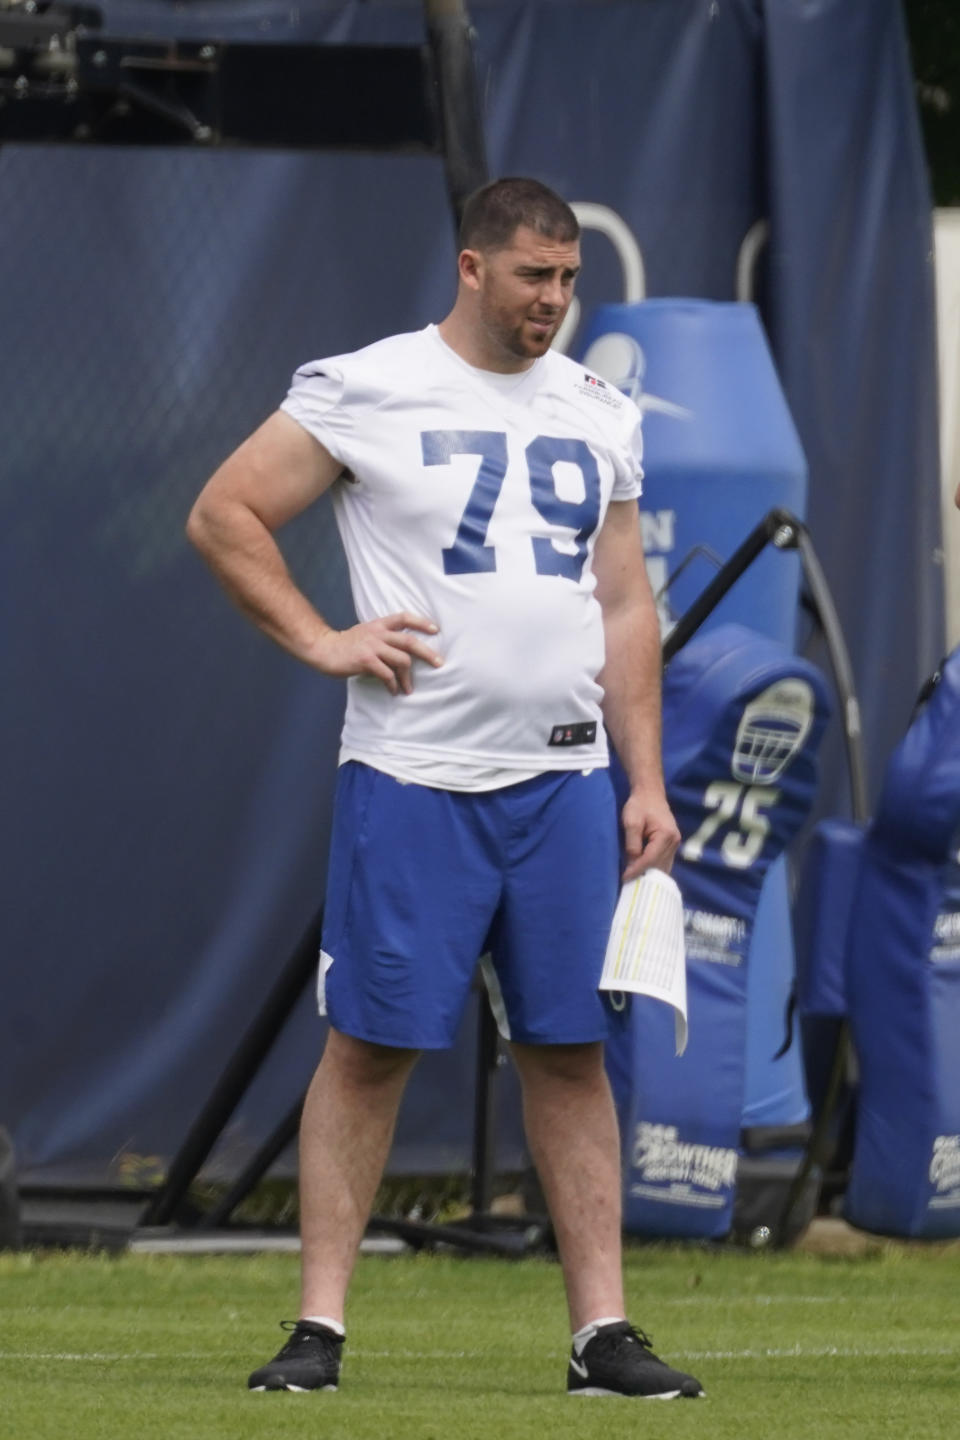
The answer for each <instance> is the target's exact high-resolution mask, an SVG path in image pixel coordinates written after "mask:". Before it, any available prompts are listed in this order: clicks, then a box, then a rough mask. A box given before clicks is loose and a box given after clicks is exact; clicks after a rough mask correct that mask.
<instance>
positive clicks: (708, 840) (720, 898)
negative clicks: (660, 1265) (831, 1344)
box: [608, 625, 829, 1237]
mask: <svg viewBox="0 0 960 1440" xmlns="http://www.w3.org/2000/svg"><path fill="white" fill-rule="evenodd" d="M828 713H829V703H828V699H827V691H826V685H825V682H824V680H823V677H822V676H821V675H820V673H819V671H817V670H816V669H815V667H814V666H812V665H810V664H809V663H808V662H807V661H805V660H802V659H799V658H798V657H797V656H795V655H792V654H790V652H789V651H788V650H787V649H786V647H785V646H783V645H781V644H779V643H778V642H777V641H774V640H770V639H768V638H766V637H764V636H761V635H758V634H757V633H756V632H754V631H751V630H748V629H746V627H744V626H741V625H725V626H722V627H720V628H719V629H717V630H714V631H712V632H710V633H707V634H700V635H698V636H696V637H695V638H694V639H693V640H691V641H690V643H689V644H688V645H687V646H686V647H685V649H684V650H682V651H681V652H680V654H679V655H678V656H677V657H676V658H675V659H674V660H673V661H672V662H671V664H670V666H669V668H668V670H667V674H666V678H665V683H664V767H665V772H666V779H667V789H668V794H669V798H670V803H671V805H672V807H673V811H674V814H675V815H676V817H677V821H678V823H679V825H680V829H681V833H682V835H683V837H684V838H683V845H682V847H681V852H680V854H679V855H678V858H677V861H676V863H675V866H674V875H675V877H676V879H677V881H678V883H679V885H680V889H681V892H682V894H683V899H684V912H685V927H686V943H687V990H688V1014H689V1025H690V1038H689V1043H688V1047H687V1051H686V1053H685V1054H684V1055H683V1056H682V1057H680V1058H677V1057H676V1056H675V1055H674V1034H673V1021H672V1018H671V1016H670V1014H669V1013H668V1011H667V1010H666V1007H664V1006H662V1005H660V1004H658V1003H657V1002H655V1001H650V1000H646V999H640V1000H635V1001H634V1003H633V1004H632V1006H631V1011H630V1015H629V1017H628V1024H627V1025H626V1026H625V1027H624V1028H623V1030H622V1031H621V1032H620V1034H619V1036H618V1037H617V1038H615V1039H614V1040H613V1041H612V1042H611V1043H610V1044H609V1046H608V1050H609V1052H610V1059H609V1069H610V1075H611V1083H612V1084H613V1086H614V1090H615V1093H616V1094H617V1098H618V1102H619V1108H620V1113H621V1117H622V1123H623V1133H624V1162H625V1175H624V1224H625V1228H626V1229H627V1230H628V1231H630V1232H632V1233H634V1234H647V1235H664V1236H672V1235H676V1236H688V1237H696V1236H705V1237H713V1236H721V1235H724V1234H726V1233H727V1232H728V1230H729V1229H730V1223H731V1217H732V1211H733V1199H734V1192H735V1188H736V1175H737V1162H738V1155H739V1144H740V1132H741V1128H742V1124H743V1115H744V1099H745V1074H746V1050H747V971H748V956H749V957H750V960H751V963H762V957H761V960H760V961H758V960H757V959H756V957H755V956H754V955H753V952H752V951H751V943H750V942H751V936H752V932H753V926H754V921H755V918H756V912H757V906H758V903H759V899H760V891H761V887H762V885H763V880H764V877H765V875H766V874H767V872H768V871H769V868H770V865H771V864H772V863H773V862H774V861H775V860H776V858H777V857H778V856H779V855H781V854H782V852H783V850H784V847H785V846H786V845H787V843H788V842H789V840H790V839H791V838H792V836H793V835H794V834H795V833H796V831H797V830H798V829H799V827H800V825H801V824H802V823H803V820H804V818H805V816H806V815H807V814H808V812H809V809H810V806H811V803H812V801H813V796H814V791H815V788H816V763H815V756H816V751H817V748H818V746H819V744H820V739H821V736H822V734H823V729H824V726H825V724H826V720H827V716H828ZM622 783H623V781H622V777H621V784H622ZM780 1024H782V1017H778V1027H777V1032H776V1033H775V1034H770V1035H769V1036H768V1037H767V1039H768V1042H769V1046H770V1052H771V1054H772V1053H773V1051H774V1050H776V1048H777V1046H778V1045H779V1042H780V1038H781V1030H780Z"/></svg>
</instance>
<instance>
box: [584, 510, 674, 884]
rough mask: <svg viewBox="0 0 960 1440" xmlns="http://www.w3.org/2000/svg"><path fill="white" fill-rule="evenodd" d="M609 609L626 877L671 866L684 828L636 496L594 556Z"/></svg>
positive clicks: (613, 513)
mask: <svg viewBox="0 0 960 1440" xmlns="http://www.w3.org/2000/svg"><path fill="white" fill-rule="evenodd" d="M593 569H594V574H595V575H596V577H597V591H596V594H597V599H598V601H599V602H600V606H601V609H602V611H603V633H604V644H605V647H606V662H605V664H604V667H603V672H602V674H601V675H600V684H601V685H602V686H603V689H604V700H603V718H604V724H605V725H606V727H607V731H608V733H609V735H610V739H611V741H612V742H613V745H614V748H615V750H616V752H617V755H618V756H619V757H620V760H621V763H622V764H623V768H624V770H625V771H626V773H627V778H628V779H629V782H630V794H629V797H628V799H627V802H626V804H625V805H624V807H623V813H622V820H623V828H624V838H625V843H626V852H627V866H626V869H625V870H624V873H623V878H624V880H631V879H633V877H634V876H635V875H639V874H641V873H642V872H643V871H644V870H648V869H651V868H654V867H655V868H656V869H659V870H669V869H670V866H671V864H672V862H673V856H674V853H675V852H676V849H677V846H678V845H679V843H680V832H679V830H678V829H677V825H676V821H675V820H674V818H673V814H672V812H671V810H670V806H669V804H668V802H667V796H666V791H665V789H664V783H663V766H662V761H661V752H660V741H661V731H660V670H661V659H660V626H659V622H658V619H657V610H656V605H655V603H654V599H653V594H652V592H651V589H650V581H649V579H648V578H647V570H646V565H645V564H644V558H643V542H642V539H641V532H640V518H639V512H638V510H637V502H636V500H614V501H611V503H610V505H609V507H608V510H607V514H606V517H605V519H604V523H603V527H602V529H601V531H600V533H599V535H598V536H597V542H596V547H595V550H594V558H593Z"/></svg>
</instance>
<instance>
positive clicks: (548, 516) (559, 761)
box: [283, 325, 641, 788]
mask: <svg viewBox="0 0 960 1440" xmlns="http://www.w3.org/2000/svg"><path fill="white" fill-rule="evenodd" d="M283 409H284V410H285V411H286V413H287V414H288V415H291V416H292V417H293V419H295V420H297V421H298V422H299V423H300V424H301V425H303V426H304V428H305V429H306V430H308V431H309V432H310V434H311V435H313V436H315V437H316V439H317V440H319V441H320V443H321V444H322V445H323V446H324V447H325V449H326V450H328V451H329V452H330V454H331V455H332V456H334V458H335V459H337V460H339V461H341V463H342V464H343V465H344V466H345V467H346V468H347V471H348V472H349V474H347V475H345V476H343V477H341V478H340V479H339V480H337V481H336V483H335V485H334V487H333V504H334V511H335V514H336V518H337V524H338V526H339V529H340V535H341V538H342V541H343V546H344V549H345V551H346V556H347V562H348V565H349V569H350V579H351V586H352V589H353V599H354V604H355V606H356V611H357V616H358V618H359V619H360V620H362V621H363V620H372V619H375V618H377V617H380V616H385V615H392V614H396V613H397V612H398V611H402V610H407V611H413V612H414V613H416V614H419V615H424V616H427V617H428V618H430V619H431V620H434V621H435V622H436V624H437V625H438V626H439V633H438V634H437V635H436V636H425V637H424V638H425V639H426V641H427V643H428V644H429V645H430V646H431V647H432V648H434V649H436V650H438V651H439V652H440V653H441V654H442V655H443V657H444V663H443V666H442V667H441V668H439V669H434V668H433V667H432V666H430V665H427V664H425V663H424V662H422V661H416V660H415V661H414V665H413V693H412V694H411V695H396V696H394V695H391V694H390V692H389V691H388V690H387V689H386V687H385V686H384V685H383V684H382V683H381V682H380V681H379V680H374V679H372V678H369V677H365V676H359V677H356V678H353V679H351V680H349V681H348V699H347V712H346V719H345V721H344V730H343V751H344V754H346V755H349V756H350V757H352V758H356V759H363V760H365V761H367V763H369V764H371V765H374V766H376V767H377V768H379V769H382V770H387V771H389V772H390V773H393V774H396V775H398V776H400V777H401V778H411V776H416V777H421V776H424V775H426V774H429V773H430V767H431V766H435V767H437V772H438V773H440V774H442V775H444V776H448V775H449V774H450V773H451V772H453V773H455V772H456V770H457V769H458V768H462V770H463V772H464V773H465V774H468V775H469V774H477V773H483V772H489V773H491V774H494V773H498V772H517V776H518V778H521V777H522V776H526V775H530V774H536V773H540V772H541V771H544V770H568V769H576V770H581V769H588V768H590V767H592V766H597V765H605V764H606V763H607V745H606V737H605V735H604V731H603V724H602V720H601V717H600V701H601V699H602V693H603V692H602V690H601V688H600V686H599V685H598V684H597V675H598V674H599V672H600V670H601V669H602V667H603V661H604V644H603V623H602V616H601V612H600V606H599V604H598V603H597V600H596V598H595V596H594V588H595V579H594V575H593V570H592V557H593V547H594V542H595V540H596V535H597V531H598V529H599V527H600V526H601V525H602V523H603V518H604V515H605V513H606V509H607V505H608V504H609V502H610V500H611V499H614V500H628V499H633V498H635V497H636V496H637V495H639V493H640V475H641V471H640V412H639V411H638V410H637V408H636V406H635V405H633V403H632V402H631V401H630V400H628V399H627V398H626V397H625V396H623V395H621V394H620V392H619V391H618V390H616V389H615V388H614V387H613V386H611V385H608V384H607V383H606V382H605V381H603V380H601V379H599V378H598V377H597V376H595V375H593V374H591V373H590V372H588V371H585V370H584V369H583V367H582V366H581V365H577V364H575V363H574V362H573V361H572V360H568V359H567V358H566V357H564V356H562V355H558V354H555V353H554V352H552V351H548V352H547V354H546V355H544V356H542V357H541V358H540V359H538V360H537V361H536V362H535V363H534V364H533V366H531V368H530V369H529V370H525V371H523V372H522V373H521V374H519V375H517V374H514V375H492V374H490V373H489V372H486V371H481V370H476V369H474V368H473V367H472V366H470V365H467V364H466V363H465V362H464V361H462V360H461V359H460V358H459V356H457V355H456V354H455V353H454V351H452V350H451V349H450V348H449V346H447V345H446V344H445V343H444V341H443V340H441V338H440V336H439V334H438V332H437V330H436V327H435V326H433V325H430V326H428V327H427V328H426V330H421V331H417V332H414V333H412V334H408V335H396V336H393V337H391V338H390V339H387V340H381V341H379V342H378V343H377V344H375V345H370V346H368V347H367V348H366V349H364V350H358V351H356V352H355V353H354V354H351V355H338V356H336V357H334V358H332V359H329V360H318V361H314V362H312V363H310V364H308V365H304V366H302V368H301V369H299V370H298V371H297V373H296V375H295V376H294V379H293V384H292V387H291V389H290V392H289V394H288V396H287V398H286V400H285V401H284V404H283ZM428 783H429V782H428ZM434 783H441V784H444V783H446V780H445V779H444V780H440V781H439V782H437V781H434ZM494 783H498V782H494ZM499 783H502V780H501V781H500V782H499ZM468 788H483V787H482V786H477V787H474V786H469V787H468Z"/></svg>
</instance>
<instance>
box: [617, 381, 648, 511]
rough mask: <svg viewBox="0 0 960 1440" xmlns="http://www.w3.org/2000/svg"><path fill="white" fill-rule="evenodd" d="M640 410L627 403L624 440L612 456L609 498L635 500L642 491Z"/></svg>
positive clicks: (641, 427)
mask: <svg viewBox="0 0 960 1440" xmlns="http://www.w3.org/2000/svg"><path fill="white" fill-rule="evenodd" d="M642 418H643V417H642V416H641V414H640V411H639V410H638V409H637V407H636V406H635V405H631V404H629V403H628V407H627V414H626V416H625V417H624V436H625V438H624V441H623V443H622V444H621V445H620V447H619V448H618V452H617V455H616V456H615V458H614V479H613V491H612V494H611V496H610V498H611V500H636V499H637V498H638V496H640V495H641V494H642V492H643V425H642V423H641V422H642Z"/></svg>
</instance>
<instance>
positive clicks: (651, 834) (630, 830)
mask: <svg viewBox="0 0 960 1440" xmlns="http://www.w3.org/2000/svg"><path fill="white" fill-rule="evenodd" d="M621 819H622V821H623V834H624V843H625V847H626V852H627V866H626V869H625V870H624V872H623V880H624V883H626V881H627V880H632V879H634V877H635V876H637V875H642V874H643V872H644V871H645V870H666V871H668V872H669V870H670V866H671V865H672V864H673V857H674V855H675V854H676V851H677V846H678V845H679V844H680V831H679V830H678V829H677V822H676V821H675V820H674V818H673V812H672V811H671V809H670V806H669V805H668V803H667V797H666V796H665V795H664V794H663V792H662V791H660V792H659V793H657V792H654V793H652V794H651V793H650V792H647V791H642V790H634V791H633V792H632V793H631V795H630V798H629V799H628V800H627V803H626V805H624V807H623V813H622V816H621Z"/></svg>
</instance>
